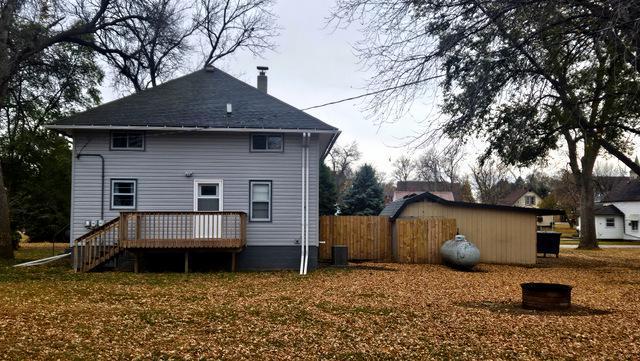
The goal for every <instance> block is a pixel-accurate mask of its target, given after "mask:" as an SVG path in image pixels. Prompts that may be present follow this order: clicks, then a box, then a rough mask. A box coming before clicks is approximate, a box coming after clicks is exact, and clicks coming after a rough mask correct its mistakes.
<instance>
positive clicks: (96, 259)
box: [73, 218, 120, 272]
mask: <svg viewBox="0 0 640 361" xmlns="http://www.w3.org/2000/svg"><path fill="white" fill-rule="evenodd" d="M119 222H120V218H115V219H112V220H111V221H109V222H107V223H105V224H104V225H102V226H100V227H98V228H96V229H94V230H92V231H90V232H88V233H86V234H84V235H83V236H81V237H80V238H78V239H76V240H75V242H74V247H73V265H74V268H75V270H76V271H82V272H86V271H89V270H91V269H92V268H94V267H96V266H97V265H98V264H100V263H102V262H104V261H105V260H107V259H109V258H111V257H112V256H113V255H114V254H117V253H118V252H119V251H120V248H119V246H118V242H119V241H120V227H119V225H120V224H119Z"/></svg>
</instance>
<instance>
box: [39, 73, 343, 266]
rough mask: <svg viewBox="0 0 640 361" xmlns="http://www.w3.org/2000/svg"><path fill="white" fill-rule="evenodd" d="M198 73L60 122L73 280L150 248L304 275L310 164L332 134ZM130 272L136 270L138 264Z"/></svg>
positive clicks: (279, 105) (225, 78)
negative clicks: (69, 143)
mask: <svg viewBox="0 0 640 361" xmlns="http://www.w3.org/2000/svg"><path fill="white" fill-rule="evenodd" d="M259 69H260V74H259V75H258V87H257V88H256V87H253V86H250V85H248V84H246V83H244V82H242V81H240V80H238V79H236V78H234V77H232V76H230V75H229V74H227V73H225V72H223V71H221V70H219V69H217V68H213V67H208V68H205V69H202V70H199V71H196V72H194V73H191V74H188V75H186V76H183V77H181V78H178V79H175V80H172V81H168V82H166V83H164V84H162V85H159V86H157V87H155V88H152V89H148V90H144V91H142V92H139V93H136V94H133V95H130V96H127V97H124V98H122V99H118V100H116V101H113V102H109V103H106V104H103V105H101V106H98V107H96V108H94V109H90V110H88V111H85V112H83V113H80V114H76V115H73V116H71V117H69V118H66V119H61V120H59V121H57V122H55V123H54V124H52V125H50V126H49V128H51V129H55V130H57V131H59V132H62V133H64V134H66V135H68V136H69V137H71V138H72V139H73V156H74V157H73V169H72V191H71V205H72V206H71V239H72V246H74V248H75V254H74V264H75V267H76V269H78V270H85V271H86V270H91V269H94V268H96V267H99V266H100V265H102V264H104V263H105V262H109V261H110V260H113V259H115V258H117V257H118V256H119V255H122V254H133V255H134V256H135V259H136V260H137V259H138V257H143V256H144V254H145V253H147V252H153V251H154V250H157V249H163V250H166V251H169V252H171V251H175V253H176V254H177V255H182V254H184V260H185V269H188V268H189V265H188V262H189V259H190V254H193V253H195V252H198V251H203V250H206V251H212V252H226V253H228V254H229V255H230V257H232V260H231V261H230V262H231V265H232V268H233V269H235V268H236V267H237V268H239V269H301V271H304V272H306V269H313V268H315V267H316V264H317V247H318V173H319V164H320V162H321V161H322V159H324V157H325V156H326V155H327V153H328V152H329V150H330V149H331V146H332V145H333V143H334V142H335V140H336V138H337V137H338V135H339V134H340V132H339V130H338V129H336V128H335V127H332V126H330V125H328V124H326V123H324V122H322V121H320V120H318V119H317V118H315V117H313V116H310V115H309V114H307V113H305V112H303V111H301V110H299V109H296V108H295V107H293V106H290V105H288V104H286V103H284V102H282V101H280V100H278V99H276V98H274V97H273V96H271V95H269V94H268V93H267V77H266V75H265V74H264V72H265V70H266V68H261V67H259ZM135 263H136V269H137V264H138V263H137V261H136V262H135Z"/></svg>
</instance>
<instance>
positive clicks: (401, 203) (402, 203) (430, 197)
mask: <svg viewBox="0 0 640 361" xmlns="http://www.w3.org/2000/svg"><path fill="white" fill-rule="evenodd" d="M421 201H427V202H433V203H439V204H442V205H445V206H452V207H463V208H478V209H493V210H498V211H508V212H522V213H532V214H535V215H540V216H541V215H553V214H565V213H564V211H561V210H558V209H544V208H525V207H513V206H504V205H494V204H483V203H467V202H455V201H448V200H446V199H443V198H440V197H438V196H436V195H434V194H431V193H429V192H425V193H422V194H418V195H416V196H413V197H410V198H405V199H401V200H398V201H395V202H391V203H389V204H387V206H386V207H385V208H384V209H383V210H382V212H380V215H381V216H389V217H391V219H395V218H398V217H399V216H400V215H401V214H402V211H403V210H404V208H405V207H406V206H408V205H409V204H411V203H415V202H421Z"/></svg>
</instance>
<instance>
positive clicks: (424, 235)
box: [396, 218, 456, 263]
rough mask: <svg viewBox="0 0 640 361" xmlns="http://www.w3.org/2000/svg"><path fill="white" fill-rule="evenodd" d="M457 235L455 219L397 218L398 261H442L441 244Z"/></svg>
mask: <svg viewBox="0 0 640 361" xmlns="http://www.w3.org/2000/svg"><path fill="white" fill-rule="evenodd" d="M455 235H456V220H455V219H449V218H412V219H398V220H396V237H397V261H398V262H400V263H442V259H441V258H440V246H442V244H443V243H444V242H446V241H447V240H449V239H452V238H453V237H454V236H455Z"/></svg>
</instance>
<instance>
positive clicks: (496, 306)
mask: <svg viewBox="0 0 640 361" xmlns="http://www.w3.org/2000/svg"><path fill="white" fill-rule="evenodd" d="M458 306H462V307H467V308H475V309H483V310H489V311H491V312H494V313H499V314H509V315H532V316H601V315H609V314H612V313H613V311H612V310H602V309H597V308H591V307H586V306H580V305H571V308H569V309H567V310H558V311H537V310H525V309H524V308H522V304H521V303H520V302H513V301H505V302H491V301H483V302H462V303H458Z"/></svg>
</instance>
